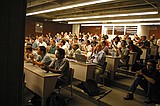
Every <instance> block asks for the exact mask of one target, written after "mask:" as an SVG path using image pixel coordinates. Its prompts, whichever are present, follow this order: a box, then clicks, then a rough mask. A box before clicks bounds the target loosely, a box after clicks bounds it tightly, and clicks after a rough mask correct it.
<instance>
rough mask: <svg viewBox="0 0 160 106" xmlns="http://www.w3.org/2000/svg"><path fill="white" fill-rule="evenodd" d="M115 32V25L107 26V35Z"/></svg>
mask: <svg viewBox="0 0 160 106" xmlns="http://www.w3.org/2000/svg"><path fill="white" fill-rule="evenodd" d="M112 32H113V26H107V27H106V34H107V35H112Z"/></svg>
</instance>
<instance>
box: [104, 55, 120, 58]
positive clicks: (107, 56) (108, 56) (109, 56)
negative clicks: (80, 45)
mask: <svg viewBox="0 0 160 106" xmlns="http://www.w3.org/2000/svg"><path fill="white" fill-rule="evenodd" d="M106 58H113V59H120V58H121V57H120V56H111V55H106Z"/></svg>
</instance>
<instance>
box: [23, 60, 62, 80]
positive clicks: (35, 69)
mask: <svg viewBox="0 0 160 106" xmlns="http://www.w3.org/2000/svg"><path fill="white" fill-rule="evenodd" d="M24 69H26V70H28V71H31V72H33V73H35V74H37V75H39V76H41V77H51V76H60V74H56V73H52V72H48V73H47V72H46V71H44V70H42V69H41V68H40V67H38V66H37V65H33V64H32V63H26V62H24Z"/></svg>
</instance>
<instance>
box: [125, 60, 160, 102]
mask: <svg viewBox="0 0 160 106" xmlns="http://www.w3.org/2000/svg"><path fill="white" fill-rule="evenodd" d="M136 76H137V77H136V78H135V80H134V82H133V83H132V85H131V86H130V88H129V93H128V94H127V95H126V96H125V97H124V99H125V100H131V99H134V96H133V95H134V92H135V91H136V88H137V86H138V85H140V86H141V87H142V88H143V89H144V91H145V92H146V96H147V98H146V100H145V102H146V103H151V102H153V101H152V100H153V98H154V97H156V96H157V94H158V92H159V89H160V72H159V71H157V70H156V62H155V60H148V61H147V66H146V67H145V68H143V69H142V70H139V71H137V72H136Z"/></svg>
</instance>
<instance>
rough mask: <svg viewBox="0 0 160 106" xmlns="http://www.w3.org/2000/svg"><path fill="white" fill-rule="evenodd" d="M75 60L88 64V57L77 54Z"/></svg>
mask: <svg viewBox="0 0 160 106" xmlns="http://www.w3.org/2000/svg"><path fill="white" fill-rule="evenodd" d="M75 59H76V60H77V61H79V62H84V63H86V61H87V57H86V56H85V55H83V54H75Z"/></svg>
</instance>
